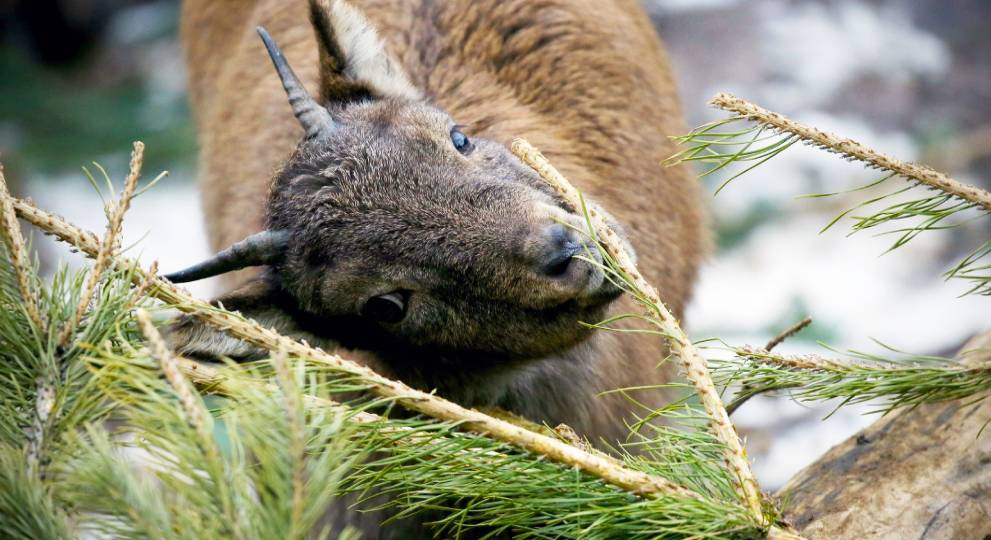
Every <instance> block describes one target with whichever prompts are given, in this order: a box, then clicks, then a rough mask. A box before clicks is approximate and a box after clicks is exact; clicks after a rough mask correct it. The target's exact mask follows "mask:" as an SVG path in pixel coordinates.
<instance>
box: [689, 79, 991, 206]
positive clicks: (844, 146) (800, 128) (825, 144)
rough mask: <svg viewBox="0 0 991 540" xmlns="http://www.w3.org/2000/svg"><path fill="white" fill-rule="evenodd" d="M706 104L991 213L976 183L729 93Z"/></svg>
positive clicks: (989, 197) (987, 196)
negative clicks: (892, 154)
mask: <svg viewBox="0 0 991 540" xmlns="http://www.w3.org/2000/svg"><path fill="white" fill-rule="evenodd" d="M709 103H710V104H711V105H713V106H714V107H717V108H720V109H722V110H724V111H729V112H733V113H736V114H739V115H740V116H743V117H745V118H747V119H749V120H752V121H755V122H758V123H760V124H765V125H768V126H771V127H773V128H775V129H777V130H778V131H782V132H785V133H791V134H793V135H797V136H798V137H799V138H801V139H802V140H804V141H806V142H808V143H811V144H814V145H816V146H818V147H820V148H822V149H824V150H827V151H830V152H833V153H836V154H840V155H842V156H843V157H846V158H848V159H853V160H857V161H860V162H862V163H865V164H867V165H868V166H870V167H873V168H877V169H884V170H887V171H892V172H896V173H898V174H899V175H901V176H904V177H906V178H910V179H912V180H915V181H916V182H919V183H920V184H923V185H925V186H929V187H931V188H934V189H938V190H940V191H943V192H945V193H949V194H951V195H953V196H955V197H958V198H960V199H963V200H965V201H968V202H971V203H973V204H975V205H977V206H980V207H981V208H983V209H984V211H985V212H991V193H988V192H987V191H985V190H983V189H980V188H978V187H976V186H972V185H969V184H964V183H963V182H959V181H957V180H954V179H952V178H950V177H949V176H947V175H945V174H943V173H941V172H939V171H935V170H933V169H930V168H929V167H925V166H922V165H917V164H915V163H907V162H904V161H901V160H899V159H896V158H893V157H891V156H888V155H886V154H882V153H880V152H878V151H876V150H874V149H872V148H870V147H868V146H866V145H864V144H861V143H859V142H857V141H855V140H853V139H847V138H844V137H840V136H838V135H834V134H832V133H829V132H826V131H822V130H820V129H816V128H814V127H811V126H807V125H805V124H800V123H798V122H795V121H794V120H791V119H789V118H787V117H785V116H783V115H781V114H778V113H776V112H773V111H769V110H767V109H764V108H763V107H760V106H758V105H755V104H753V103H750V102H749V101H747V100H744V99H740V98H738V97H736V96H734V95H731V94H726V93H720V94H717V95H716V96H715V97H713V98H712V100H711V101H710V102H709Z"/></svg>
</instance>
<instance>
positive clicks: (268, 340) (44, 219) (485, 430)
mask: <svg viewBox="0 0 991 540" xmlns="http://www.w3.org/2000/svg"><path fill="white" fill-rule="evenodd" d="M13 206H14V208H15V210H16V212H17V214H18V215H19V216H21V218H22V219H24V220H26V221H28V222H30V223H32V224H34V225H35V226H37V227H39V228H41V229H42V230H43V231H45V232H46V233H48V234H51V235H54V236H55V237H57V238H58V239H60V240H62V241H65V242H68V243H70V244H71V245H72V246H73V247H75V248H76V249H78V250H79V251H80V252H82V253H84V254H85V255H87V256H89V257H94V258H95V257H96V256H97V255H98V253H99V250H100V242H99V241H98V240H97V239H96V237H95V236H94V235H93V234H91V233H88V232H85V231H82V230H80V229H78V228H76V227H75V226H73V225H70V224H69V223H67V222H66V221H64V220H62V219H61V218H59V217H57V216H54V215H52V214H49V213H47V212H44V211H42V210H40V209H38V208H36V207H35V206H33V205H31V204H29V203H27V202H25V201H23V200H19V199H15V200H14V201H13ZM111 259H112V262H113V264H115V265H116V266H118V267H130V266H134V268H135V270H134V272H133V274H132V276H133V277H132V279H133V281H134V282H135V283H141V282H143V281H144V280H146V279H148V278H149V275H148V274H147V273H146V272H144V271H142V270H140V268H139V267H137V266H136V265H135V263H134V262H133V261H131V260H129V259H127V258H125V257H123V256H120V255H114V256H112V257H111ZM149 293H150V294H151V295H152V296H154V297H156V298H158V299H159V300H162V301H164V302H166V303H167V304H170V305H173V306H174V307H176V309H179V310H180V311H183V312H185V313H189V314H192V315H194V316H196V317H198V318H200V319H201V320H203V321H204V322H206V323H208V324H210V325H212V326H214V327H216V328H218V329H221V330H224V331H227V332H229V333H230V334H231V335H234V336H236V337H238V338H240V339H243V340H244V341H246V342H248V343H251V344H253V345H256V346H259V347H262V348H264V349H267V350H269V351H277V350H280V349H284V350H285V351H286V352H287V353H288V354H291V355H295V356H299V357H303V358H306V359H308V360H309V361H311V362H314V363H317V364H322V365H325V366H327V367H329V368H332V369H334V370H336V371H339V372H341V373H346V374H349V375H353V376H355V377H357V378H358V379H360V380H361V381H362V382H364V383H366V384H368V385H369V388H370V390H371V391H372V392H373V393H375V394H377V395H379V396H382V397H386V398H391V399H393V400H394V401H395V402H396V403H398V404H400V405H402V406H404V407H406V408H408V409H411V410H414V411H417V412H419V413H422V414H425V415H427V416H431V417H433V418H437V419H440V420H446V421H451V422H456V423H458V425H460V426H462V427H463V428H464V429H466V430H468V431H471V432H474V433H477V434H480V435H484V436H487V437H491V438H493V439H496V440H499V441H502V442H506V443H508V444H511V445H513V446H516V447H518V448H521V449H523V450H526V451H529V452H533V453H535V454H539V455H542V456H545V457H546V458H547V459H550V460H552V461H555V462H557V463H561V464H564V465H567V466H571V467H575V468H576V469H578V470H581V471H583V472H585V473H587V474H590V475H592V476H595V477H598V478H600V479H602V480H603V481H605V482H607V483H610V484H612V485H614V486H617V487H619V488H621V489H623V490H625V491H629V492H631V493H633V494H636V495H640V496H644V497H651V496H655V495H658V496H663V495H669V496H674V497H681V498H689V499H697V498H698V497H699V496H698V495H697V494H696V493H695V492H693V491H691V490H689V489H686V488H684V487H681V486H679V485H677V484H675V483H673V482H671V481H669V480H666V479H664V478H661V477H658V476H655V475H650V474H647V473H644V472H641V471H637V470H634V469H630V468H627V467H623V466H620V465H618V464H617V463H616V462H615V461H614V460H611V459H606V458H603V457H601V456H597V455H594V454H590V453H588V452H585V451H583V450H581V449H579V448H575V447H574V446H572V445H569V444H567V443H564V442H562V441H560V440H557V439H555V438H552V437H548V436H546V435H541V434H538V433H534V432H532V431H529V430H527V429H524V428H522V427H520V426H517V425H514V424H512V423H510V422H507V421H504V420H499V419H496V418H493V417H491V416H489V415H486V414H483V413H481V412H478V411H475V410H471V409H466V408H464V407H461V406H460V405H457V404H455V403H452V402H449V401H447V400H444V399H443V398H440V397H438V396H436V395H434V394H430V393H427V392H422V391H419V390H415V389H413V388H410V387H409V386H407V385H405V384H403V383H401V382H399V381H393V380H391V379H388V378H386V377H383V376H381V375H379V374H378V373H376V372H374V371H373V370H371V369H369V368H367V367H365V366H362V365H360V364H356V363H354V362H352V361H349V360H346V359H344V358H342V357H340V356H338V355H335V354H330V353H327V352H325V351H322V350H320V349H314V348H312V347H310V346H308V345H306V344H304V343H301V342H299V341H296V340H294V339H291V338H288V337H285V336H282V335H281V334H279V333H277V332H275V331H273V330H271V329H268V328H264V327H263V326H261V325H260V324H258V323H257V322H255V321H253V320H250V319H245V318H244V317H243V316H241V315H240V314H237V313H231V312H227V311H225V310H223V309H220V308H217V307H215V306H212V305H210V304H208V303H207V302H204V301H202V300H199V299H197V298H195V297H193V296H192V295H190V294H189V293H188V292H186V291H185V290H183V289H181V288H179V287H177V286H175V285H173V284H172V283H170V282H169V281H167V280H164V279H162V278H155V279H154V281H153V285H152V287H151V289H150V291H149Z"/></svg>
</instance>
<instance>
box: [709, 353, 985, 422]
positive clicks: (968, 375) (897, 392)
mask: <svg viewBox="0 0 991 540" xmlns="http://www.w3.org/2000/svg"><path fill="white" fill-rule="evenodd" d="M733 350H734V352H735V353H736V355H737V357H738V358H739V359H741V360H743V362H726V363H724V364H722V365H719V366H716V368H715V372H716V375H717V378H718V379H719V380H720V382H722V383H724V384H731V383H734V382H742V383H744V384H747V385H750V386H753V387H758V388H765V387H769V388H792V389H793V390H792V397H793V398H794V399H797V400H800V401H823V400H829V399H836V398H839V399H842V400H843V403H863V402H867V401H870V400H874V399H883V400H885V404H884V405H883V406H882V407H881V408H880V409H878V410H879V411H890V410H892V409H894V408H897V407H904V406H915V405H919V404H921V403H933V402H939V401H949V400H954V399H962V398H972V399H974V400H975V401H978V400H981V399H985V398H986V397H987V396H988V395H987V391H988V390H991V362H989V361H988V359H987V356H986V354H987V352H988V350H987V349H986V348H985V349H981V350H979V351H970V354H972V355H973V356H974V357H972V358H968V357H967V356H964V357H963V359H962V360H953V359H950V358H941V357H932V356H909V357H908V358H905V359H888V358H883V357H880V356H878V355H874V354H867V353H862V352H857V351H850V355H851V356H852V358H850V359H842V360H841V359H836V358H826V357H823V356H820V355H815V354H805V355H780V354H774V353H770V352H768V351H766V350H764V349H758V348H754V347H736V348H734V349H733ZM981 353H984V354H981Z"/></svg>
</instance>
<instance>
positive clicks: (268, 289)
mask: <svg viewBox="0 0 991 540" xmlns="http://www.w3.org/2000/svg"><path fill="white" fill-rule="evenodd" d="M283 295H284V293H282V292H281V291H279V290H278V288H277V287H276V286H275V285H273V284H272V283H271V281H270V280H269V279H267V278H258V279H255V280H253V281H249V282H248V283H247V284H245V285H244V286H242V287H240V288H238V289H235V290H234V291H232V292H230V293H227V294H226V295H224V296H221V297H219V298H217V299H215V300H214V301H213V304H220V305H223V306H224V308H225V309H228V310H230V311H239V312H240V313H241V314H242V315H244V316H245V317H248V318H251V319H254V320H255V321H257V322H258V323H259V324H261V325H262V326H264V327H266V328H274V329H275V330H276V331H278V332H279V333H281V334H284V335H293V336H297V337H300V338H303V339H307V341H309V342H310V343H312V344H314V345H316V346H321V345H322V344H320V343H314V338H313V336H308V335H303V334H302V333H301V332H299V331H298V328H297V325H296V323H295V322H294V321H293V319H292V317H291V316H290V314H289V313H288V312H287V311H286V310H285V309H284V308H282V307H280V306H284V305H285V303H284V301H283ZM163 330H164V332H163V334H164V336H165V340H166V342H167V343H168V345H169V347H170V348H171V349H172V350H173V351H175V352H176V353H177V354H180V355H183V356H189V357H192V358H197V359H201V360H219V359H222V358H230V359H232V360H235V361H239V362H245V361H250V360H258V359H261V358H265V357H267V356H268V352H267V351H265V350H264V349H261V348H259V347H256V346H254V345H252V344H250V343H248V342H246V341H242V340H241V339H238V338H237V337H234V336H232V335H230V334H229V333H227V332H224V331H221V330H217V329H216V328H214V327H213V326H210V325H208V324H206V323H204V322H203V321H201V320H199V319H197V318H195V317H193V316H191V315H181V316H179V317H177V318H176V319H175V320H173V321H172V323H171V324H169V325H168V326H166V327H165V328H164V329H163Z"/></svg>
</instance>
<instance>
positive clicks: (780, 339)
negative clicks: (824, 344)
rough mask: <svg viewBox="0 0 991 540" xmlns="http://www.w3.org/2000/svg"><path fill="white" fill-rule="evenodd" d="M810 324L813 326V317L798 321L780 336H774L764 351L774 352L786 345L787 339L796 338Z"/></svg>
mask: <svg viewBox="0 0 991 540" xmlns="http://www.w3.org/2000/svg"><path fill="white" fill-rule="evenodd" d="M810 324H812V317H806V318H804V319H802V320H800V321H798V322H797V323H795V324H793V325H791V326H790V327H788V329H787V330H785V331H784V332H781V333H780V334H778V335H776V336H774V338H773V339H771V341H768V342H767V345H764V349H765V350H768V351H770V350H773V349H774V348H775V347H777V346H778V345H781V344H782V343H784V342H785V340H786V339H788V338H790V337H792V336H794V335H795V334H797V333H799V332H801V331H802V330H805V328H806V327H808V326H809V325H810Z"/></svg>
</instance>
